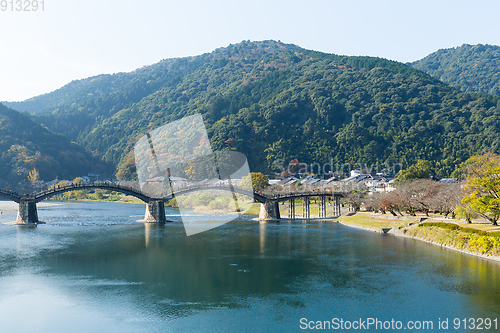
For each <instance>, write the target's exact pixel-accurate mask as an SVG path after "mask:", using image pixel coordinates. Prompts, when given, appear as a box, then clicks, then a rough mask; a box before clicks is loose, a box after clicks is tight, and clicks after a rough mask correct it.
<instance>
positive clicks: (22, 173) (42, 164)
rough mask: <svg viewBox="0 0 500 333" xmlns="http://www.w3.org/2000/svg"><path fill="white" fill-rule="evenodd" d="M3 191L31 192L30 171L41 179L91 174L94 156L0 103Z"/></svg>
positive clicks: (0, 170) (0, 177) (1, 178)
mask: <svg viewBox="0 0 500 333" xmlns="http://www.w3.org/2000/svg"><path fill="white" fill-rule="evenodd" d="M0 152H1V155H0V157H1V160H0V188H2V189H12V190H14V189H15V190H18V191H23V190H24V191H27V190H29V188H30V184H29V182H28V173H29V171H31V170H33V169H34V168H36V169H37V170H38V172H39V174H40V179H43V180H52V179H55V178H56V177H59V178H60V179H68V178H69V179H73V178H74V177H77V176H81V175H85V174H87V173H88V172H89V171H92V170H93V168H94V167H95V165H91V162H90V161H91V156H90V155H89V154H88V153H86V152H85V150H84V149H83V148H81V147H79V146H78V145H76V144H74V143H71V142H70V141H69V140H68V139H67V138H66V137H64V136H63V135H59V134H54V133H52V132H50V131H48V130H47V129H45V128H43V127H42V126H40V125H39V124H36V123H35V122H33V121H32V120H31V119H30V118H29V117H28V116H26V115H23V114H21V113H19V112H17V111H14V110H12V109H10V108H7V107H6V106H4V105H2V104H0Z"/></svg>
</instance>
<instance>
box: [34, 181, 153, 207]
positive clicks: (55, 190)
mask: <svg viewBox="0 0 500 333" xmlns="http://www.w3.org/2000/svg"><path fill="white" fill-rule="evenodd" d="M92 188H100V189H104V190H111V191H115V192H120V193H124V194H128V195H132V196H134V197H136V198H137V199H139V200H142V201H144V202H145V203H148V202H149V201H150V200H151V199H156V198H151V197H148V196H147V195H145V194H143V193H142V192H140V191H138V190H135V189H134V188H132V187H125V186H119V185H107V184H72V185H66V186H59V187H52V188H50V189H48V190H45V191H42V192H39V193H35V194H34V195H33V196H32V198H33V199H34V200H35V202H37V203H38V202H40V201H42V200H45V199H48V198H50V197H53V196H54V195H57V194H62V193H64V192H69V191H78V190H82V189H92ZM156 200H161V199H156Z"/></svg>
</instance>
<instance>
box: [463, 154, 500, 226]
mask: <svg viewBox="0 0 500 333" xmlns="http://www.w3.org/2000/svg"><path fill="white" fill-rule="evenodd" d="M467 162H468V169H467V173H468V175H467V184H466V186H465V191H466V194H467V195H466V196H465V197H464V198H463V199H462V203H463V204H464V205H465V207H466V208H467V209H469V210H472V211H474V212H475V213H477V214H478V215H479V216H481V217H483V218H485V219H487V220H488V221H490V222H491V223H492V224H493V225H498V223H497V222H498V219H499V218H500V156H498V155H497V154H493V153H486V154H483V155H475V156H472V157H471V158H470V159H469V160H468V161H467Z"/></svg>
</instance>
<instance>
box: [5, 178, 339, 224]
mask: <svg viewBox="0 0 500 333" xmlns="http://www.w3.org/2000/svg"><path fill="white" fill-rule="evenodd" d="M94 188H98V189H105V190H111V191H115V192H120V193H124V194H127V195H131V196H134V197H136V198H138V199H140V200H142V201H143V202H144V203H145V204H146V213H145V215H144V220H142V222H147V223H165V222H169V221H167V219H166V217H165V202H167V201H169V200H171V199H173V198H175V197H176V196H180V195H185V194H189V193H191V192H196V191H204V190H205V191H208V190H222V191H230V192H233V193H237V194H241V195H245V196H248V197H252V198H254V200H255V201H257V202H260V203H261V208H260V213H259V219H261V220H279V219H280V218H281V216H280V211H279V203H280V202H288V218H289V219H295V218H296V214H295V200H297V199H302V217H303V218H310V217H311V216H310V199H311V198H313V197H317V198H318V208H319V216H318V217H320V218H325V217H327V199H330V200H331V203H332V207H333V210H332V214H333V216H339V215H340V198H342V197H344V196H345V194H344V193H341V192H332V191H323V192H295V193H289V194H285V195H278V194H276V195H272V196H270V195H265V194H263V193H261V192H250V191H248V190H246V189H242V188H238V187H237V186H234V185H231V186H224V185H223V186H213V185H206V184H203V185H194V186H186V187H184V188H181V189H179V190H177V191H175V192H173V193H170V194H169V195H166V196H164V197H152V196H148V195H146V194H144V193H143V192H141V191H139V190H137V189H134V188H132V187H126V186H121V185H114V184H104V183H103V184H85V183H76V184H71V185H66V186H56V187H52V188H50V189H48V190H45V191H41V192H38V193H30V194H24V195H21V194H19V193H17V192H15V191H10V190H2V189H0V197H3V198H6V199H8V200H12V201H14V202H16V203H18V204H19V209H18V213H17V219H16V222H17V223H18V224H37V223H39V222H40V221H39V219H38V212H37V207H36V204H37V203H39V202H41V201H43V200H45V199H49V198H51V197H53V196H55V195H57V194H62V193H65V192H69V191H76V190H82V189H94Z"/></svg>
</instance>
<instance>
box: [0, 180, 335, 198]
mask: <svg viewBox="0 0 500 333" xmlns="http://www.w3.org/2000/svg"><path fill="white" fill-rule="evenodd" d="M99 187H100V188H107V189H110V190H113V189H118V190H121V191H120V192H124V191H125V192H130V193H134V194H137V195H139V196H142V197H144V198H146V197H147V198H149V199H161V198H163V199H168V198H169V197H173V196H175V195H182V194H183V193H186V192H191V191H196V190H200V189H217V188H220V189H225V190H237V191H240V192H243V193H245V192H248V193H249V194H250V193H252V192H253V194H254V195H258V196H260V197H261V198H263V199H264V198H265V199H266V200H267V199H269V200H276V199H281V200H284V199H286V198H290V199H292V198H298V197H314V196H334V195H343V194H344V193H341V192H337V191H333V190H331V189H327V190H313V191H287V192H276V193H268V192H267V193H266V191H265V190H264V191H249V190H248V189H247V188H246V187H242V186H239V185H237V184H234V185H230V184H224V183H221V184H211V183H198V184H190V185H182V186H176V187H175V188H174V192H173V193H170V194H169V195H167V196H165V197H158V198H155V197H152V196H150V195H148V194H146V193H144V192H142V191H141V190H140V189H137V188H135V187H133V186H123V185H120V184H115V183H106V182H99V183H92V184H87V183H72V184H69V185H63V186H59V185H56V186H52V187H50V188H49V189H47V190H44V191H41V192H38V193H25V194H24V195H20V194H19V193H17V192H15V191H10V190H0V193H3V194H6V195H8V196H12V197H19V198H25V199H37V198H41V197H44V196H47V195H49V194H57V192H65V191H67V190H72V189H80V188H81V189H85V188H99ZM172 194H173V195H172Z"/></svg>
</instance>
